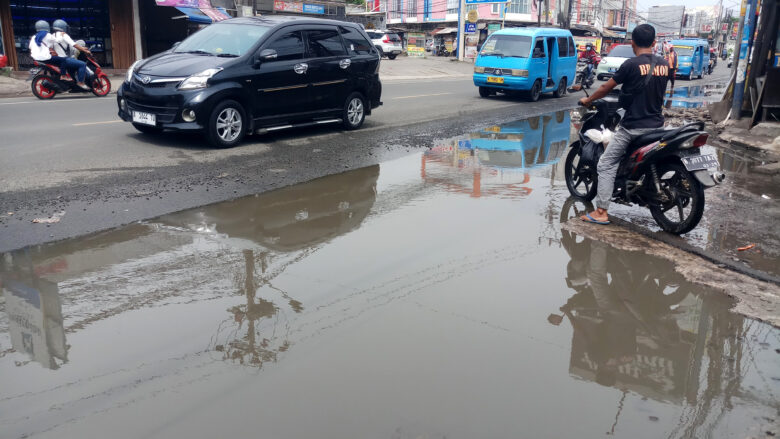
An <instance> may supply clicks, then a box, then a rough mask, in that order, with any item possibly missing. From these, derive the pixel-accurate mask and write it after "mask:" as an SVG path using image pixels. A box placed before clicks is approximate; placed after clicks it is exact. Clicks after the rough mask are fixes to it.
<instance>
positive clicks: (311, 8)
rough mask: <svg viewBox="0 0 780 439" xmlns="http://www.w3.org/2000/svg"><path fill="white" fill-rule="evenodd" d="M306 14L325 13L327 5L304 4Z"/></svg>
mask: <svg viewBox="0 0 780 439" xmlns="http://www.w3.org/2000/svg"><path fill="white" fill-rule="evenodd" d="M303 13H304V14H320V15H325V6H323V5H310V4H308V3H304V4H303Z"/></svg>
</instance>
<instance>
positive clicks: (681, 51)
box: [674, 46, 693, 56]
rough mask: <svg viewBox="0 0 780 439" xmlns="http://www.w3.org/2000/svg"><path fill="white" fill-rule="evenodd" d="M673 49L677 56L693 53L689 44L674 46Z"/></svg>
mask: <svg viewBox="0 0 780 439" xmlns="http://www.w3.org/2000/svg"><path fill="white" fill-rule="evenodd" d="M674 51H675V52H677V56H691V55H693V47H691V46H674Z"/></svg>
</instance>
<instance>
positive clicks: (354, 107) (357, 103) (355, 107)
mask: <svg viewBox="0 0 780 439" xmlns="http://www.w3.org/2000/svg"><path fill="white" fill-rule="evenodd" d="M362 118H363V100H362V99H360V98H359V97H354V98H352V100H351V101H349V106H348V107H347V119H349V123H350V125H357V124H358V123H360V121H361V119H362Z"/></svg>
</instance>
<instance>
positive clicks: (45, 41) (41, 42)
mask: <svg viewBox="0 0 780 439" xmlns="http://www.w3.org/2000/svg"><path fill="white" fill-rule="evenodd" d="M50 31H51V28H50V27H49V23H48V22H47V21H45V20H38V21H36V22H35V35H33V36H32V38H30V45H29V48H30V56H31V57H32V59H34V60H35V61H40V62H46V63H50V64H54V65H56V66H59V67H62V61H63V59H62V58H61V57H59V56H57V52H55V51H54V44H55V41H54V35H52V34H51V33H49V32H50Z"/></svg>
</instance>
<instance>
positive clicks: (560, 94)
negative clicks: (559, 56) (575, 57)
mask: <svg viewBox="0 0 780 439" xmlns="http://www.w3.org/2000/svg"><path fill="white" fill-rule="evenodd" d="M565 94H566V77H563V78H561V81H560V82H559V83H558V90H555V92H553V96H555V97H556V98H562V97H563V96H564V95H565Z"/></svg>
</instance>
